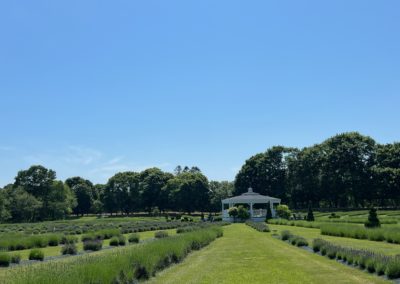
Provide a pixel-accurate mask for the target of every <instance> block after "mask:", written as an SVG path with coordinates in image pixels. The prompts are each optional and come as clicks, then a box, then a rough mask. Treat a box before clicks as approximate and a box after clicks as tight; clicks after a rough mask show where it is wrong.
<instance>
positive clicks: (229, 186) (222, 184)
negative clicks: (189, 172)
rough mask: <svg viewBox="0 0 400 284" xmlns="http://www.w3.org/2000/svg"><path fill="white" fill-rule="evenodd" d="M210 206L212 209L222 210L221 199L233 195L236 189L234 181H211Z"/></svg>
mask: <svg viewBox="0 0 400 284" xmlns="http://www.w3.org/2000/svg"><path fill="white" fill-rule="evenodd" d="M209 189H210V191H209V195H210V208H209V210H211V211H220V210H221V200H222V199H225V198H228V197H231V196H232V195H233V191H234V185H233V182H230V181H210V184H209Z"/></svg>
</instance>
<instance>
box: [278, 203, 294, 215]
mask: <svg viewBox="0 0 400 284" xmlns="http://www.w3.org/2000/svg"><path fill="white" fill-rule="evenodd" d="M276 214H277V215H278V217H279V218H283V219H289V218H290V215H291V214H292V211H290V209H289V207H288V206H287V205H283V204H281V205H278V207H276Z"/></svg>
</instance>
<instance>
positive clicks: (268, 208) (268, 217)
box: [265, 202, 272, 222]
mask: <svg viewBox="0 0 400 284" xmlns="http://www.w3.org/2000/svg"><path fill="white" fill-rule="evenodd" d="M270 219H272V211H271V204H270V203H269V202H268V203H267V215H266V216H265V222H268V220H270Z"/></svg>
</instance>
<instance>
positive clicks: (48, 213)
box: [13, 165, 76, 220]
mask: <svg viewBox="0 0 400 284" xmlns="http://www.w3.org/2000/svg"><path fill="white" fill-rule="evenodd" d="M13 187H14V188H20V189H22V190H24V191H25V192H26V193H28V194H30V195H32V196H33V197H34V198H35V200H36V201H38V202H40V204H41V206H40V209H39V214H38V215H39V216H38V219H39V220H48V219H55V218H63V217H65V216H66V214H68V212H71V210H72V208H73V207H74V206H76V200H75V197H74V194H73V193H71V191H70V189H69V188H68V186H65V185H64V184H63V183H62V182H59V181H56V172H55V171H53V170H50V169H46V168H45V167H43V166H40V165H35V166H31V167H30V168H29V169H28V170H24V171H20V172H18V174H17V177H16V178H15V183H14V185H13ZM30 200H32V204H35V202H33V199H32V198H30ZM35 218H36V215H35Z"/></svg>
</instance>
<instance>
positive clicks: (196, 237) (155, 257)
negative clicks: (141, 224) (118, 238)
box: [10, 227, 222, 284]
mask: <svg viewBox="0 0 400 284" xmlns="http://www.w3.org/2000/svg"><path fill="white" fill-rule="evenodd" d="M220 236H222V229H221V228H220V227H209V228H206V229H202V230H198V231H196V232H191V233H187V234H181V235H178V236H175V237H171V238H164V239H162V240H158V241H154V242H148V243H145V244H143V245H140V246H128V247H126V248H123V249H117V248H116V249H115V250H110V251H107V250H105V251H103V252H102V253H99V254H97V255H95V256H91V255H83V256H77V257H76V258H75V259H74V261H73V262H69V263H68V265H65V263H62V262H56V261H55V262H48V263H46V265H42V266H36V267H33V266H32V267H25V268H24V269H23V273H21V272H20V271H19V270H14V271H10V273H12V275H11V276H10V277H12V278H13V279H14V280H13V281H15V282H16V283H27V282H29V283H32V284H36V283H60V284H62V283H67V282H68V283H116V282H115V281H116V280H117V279H118V281H119V280H121V279H125V280H124V281H129V283H132V282H136V281H137V280H140V281H142V280H146V279H148V278H149V277H151V276H153V275H155V273H156V272H157V271H160V270H162V269H164V268H166V267H168V266H169V265H171V264H173V263H178V262H180V261H182V260H183V259H184V258H185V257H186V256H187V254H188V253H189V252H190V251H192V250H194V249H200V248H202V247H204V246H206V245H208V244H209V243H210V242H212V241H213V240H215V239H216V238H218V237H220ZM21 269H22V268H21ZM124 283H127V282H124Z"/></svg>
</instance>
